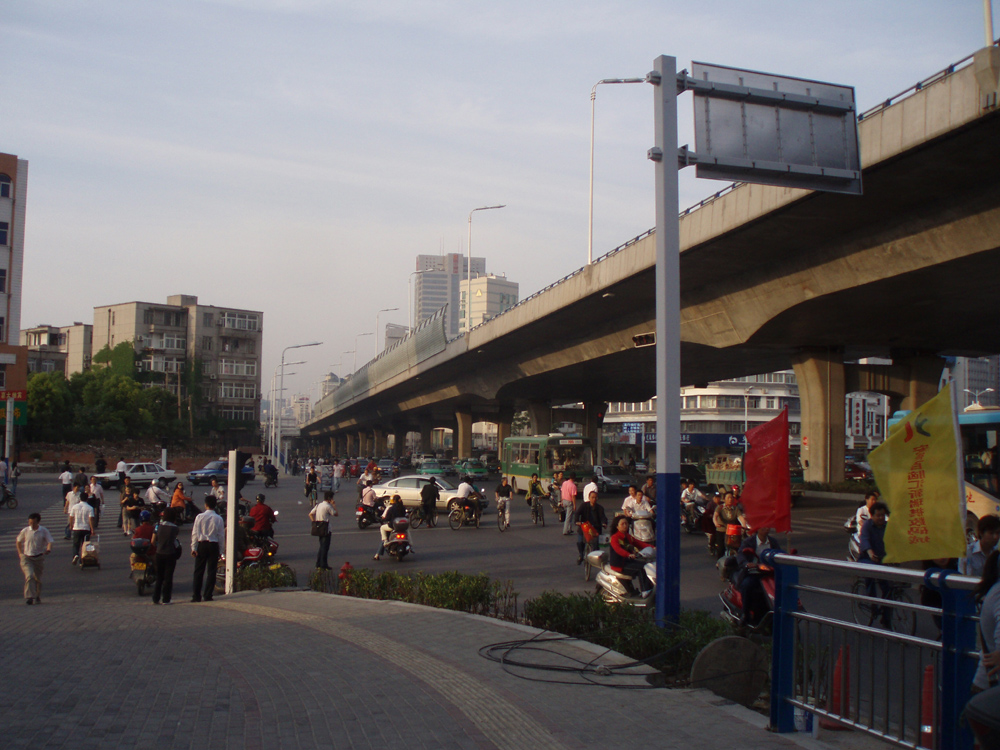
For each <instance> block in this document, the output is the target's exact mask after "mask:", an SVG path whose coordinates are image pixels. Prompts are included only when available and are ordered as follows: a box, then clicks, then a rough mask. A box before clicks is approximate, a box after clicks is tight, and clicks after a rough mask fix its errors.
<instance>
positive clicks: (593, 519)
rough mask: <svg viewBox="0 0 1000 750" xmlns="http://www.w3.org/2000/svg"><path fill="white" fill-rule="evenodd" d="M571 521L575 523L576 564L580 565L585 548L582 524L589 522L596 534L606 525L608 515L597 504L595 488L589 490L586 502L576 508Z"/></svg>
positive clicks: (601, 506)
mask: <svg viewBox="0 0 1000 750" xmlns="http://www.w3.org/2000/svg"><path fill="white" fill-rule="evenodd" d="M573 523H574V524H576V549H577V552H579V553H580V556H579V557H578V558H577V560H576V564H577V565H581V564H582V563H583V555H584V553H585V552H586V550H587V540H586V538H585V537H584V532H583V524H585V523H589V524H590V525H591V527H592V530H593V531H594V532H596V533H597V535H598V536H600V535H601V532H602V531H604V527H605V526H607V525H608V516H607V514H606V513H605V512H604V506H603V505H598V503H597V492H596V491H595V490H591V491H590V496H589V497H588V498H587V502H585V503H581V504H580V507H579V508H577V510H576V513H575V514H574V516H573ZM595 541H596V540H595Z"/></svg>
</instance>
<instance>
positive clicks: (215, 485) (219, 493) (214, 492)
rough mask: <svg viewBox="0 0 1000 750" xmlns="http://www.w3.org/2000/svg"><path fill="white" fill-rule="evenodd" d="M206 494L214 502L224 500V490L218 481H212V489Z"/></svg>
mask: <svg viewBox="0 0 1000 750" xmlns="http://www.w3.org/2000/svg"><path fill="white" fill-rule="evenodd" d="M208 492H209V494H210V495H211V496H212V497H214V498H215V499H216V500H220V501H221V500H225V499H226V488H225V487H223V486H222V485H221V484H219V480H217V479H213V480H212V489H210V490H209V491H208Z"/></svg>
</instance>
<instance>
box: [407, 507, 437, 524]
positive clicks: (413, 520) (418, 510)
mask: <svg viewBox="0 0 1000 750" xmlns="http://www.w3.org/2000/svg"><path fill="white" fill-rule="evenodd" d="M409 517H410V526H411V527H412V528H414V529H419V528H420V524H422V523H423V522H424V521H426V522H427V528H428V529H433V528H434V527H435V526H437V522H438V512H437V508H435V509H434V510H433V511H431V513H430V515H427V514H426V513H424V509H423V506H420V505H418V506H417V507H415V508H411V509H410V512H409Z"/></svg>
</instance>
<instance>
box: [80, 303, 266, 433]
mask: <svg viewBox="0 0 1000 750" xmlns="http://www.w3.org/2000/svg"><path fill="white" fill-rule="evenodd" d="M263 322H264V313H262V312H260V311H258V310H243V309H237V308H227V307H217V306H215V305H201V304H199V303H198V298H197V297H196V296H192V295H186V294H177V295H173V296H170V297H167V301H166V303H165V304H162V303H155V302H123V303H119V304H115V305H104V306H101V307H95V308H94V326H93V330H94V339H93V348H94V351H96V352H99V351H100V350H101V349H103V348H104V347H105V346H110V347H111V348H114V347H115V346H117V345H118V344H120V343H121V342H123V341H131V342H132V344H133V346H134V347H135V351H136V354H137V355H138V363H139V368H140V370H143V371H147V372H162V373H164V385H165V387H166V388H167V389H168V390H169V391H171V392H172V393H177V390H178V387H179V381H180V378H179V373H181V372H182V370H183V368H184V366H185V365H186V364H187V363H188V362H189V361H190V362H194V361H197V362H199V363H200V367H201V372H202V375H203V378H204V379H203V383H204V386H205V387H204V394H205V401H206V406H207V410H208V412H209V413H211V414H214V415H215V416H217V417H219V418H221V419H226V420H235V421H253V422H257V421H259V419H260V392H261V390H260V386H261V351H262V342H263ZM184 395H185V394H184V393H183V392H182V393H181V396H182V397H183V396H184Z"/></svg>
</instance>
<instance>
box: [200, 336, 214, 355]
mask: <svg viewBox="0 0 1000 750" xmlns="http://www.w3.org/2000/svg"><path fill="white" fill-rule="evenodd" d="M201 348H202V349H204V350H205V351H206V352H210V351H212V337H211V336H202V337H201Z"/></svg>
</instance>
